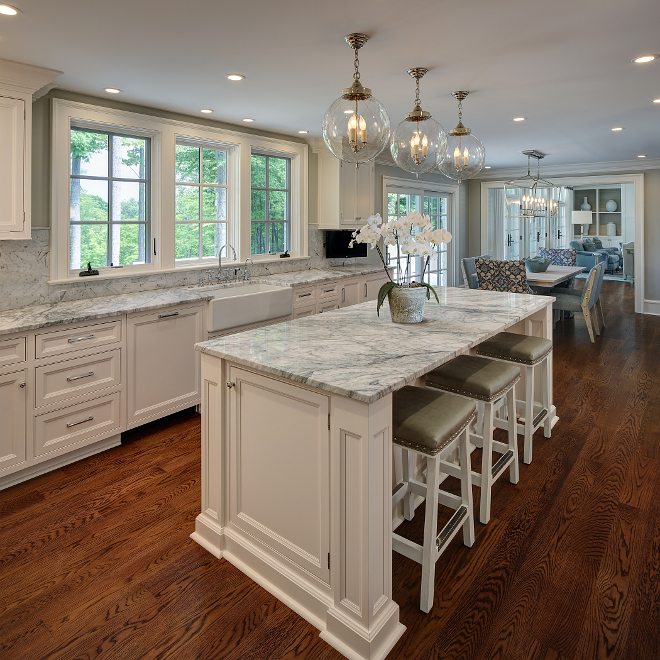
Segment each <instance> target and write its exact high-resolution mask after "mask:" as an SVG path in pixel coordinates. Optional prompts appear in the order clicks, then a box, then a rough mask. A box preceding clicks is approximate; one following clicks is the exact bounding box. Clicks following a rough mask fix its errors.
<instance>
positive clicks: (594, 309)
mask: <svg viewBox="0 0 660 660" xmlns="http://www.w3.org/2000/svg"><path fill="white" fill-rule="evenodd" d="M605 267H606V264H605V263H604V262H601V263H599V264H598V265H597V266H594V267H593V268H592V269H591V270H590V271H589V275H588V276H587V282H586V284H585V286H584V289H582V290H578V289H562V288H560V287H553V288H552V289H550V292H549V293H550V295H551V296H555V302H554V303H552V308H553V309H558V310H560V311H562V312H582V315H583V316H584V322H585V323H586V324H587V330H588V331H589V338H590V339H591V342H592V343H594V342H595V341H596V340H595V338H594V330H595V332H596V334H597V335H600V331H601V328H604V327H605V319H604V316H603V307H602V305H601V303H600V289H601V287H602V285H603V275H604V274H605ZM592 324H593V329H592Z"/></svg>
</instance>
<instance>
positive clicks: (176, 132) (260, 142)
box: [50, 99, 309, 283]
mask: <svg viewBox="0 0 660 660" xmlns="http://www.w3.org/2000/svg"><path fill="white" fill-rule="evenodd" d="M71 120H75V122H76V123H85V122H87V123H88V124H90V125H95V126H98V125H99V124H101V125H103V126H106V127H109V128H115V129H120V130H123V131H129V132H144V134H146V135H149V136H151V137H152V159H151V162H152V175H151V180H152V204H151V215H152V219H151V222H152V228H151V236H152V239H153V238H155V239H156V242H157V250H156V252H157V254H156V256H155V257H154V256H153V255H152V264H150V265H147V266H143V267H142V266H140V267H133V268H130V267H124V268H122V269H121V272H120V273H118V274H115V271H111V270H110V269H104V270H107V271H109V272H104V273H102V274H103V275H104V276H107V277H122V276H136V275H137V276H139V275H147V274H152V273H161V272H168V271H171V270H179V269H181V270H188V269H191V268H194V267H192V266H190V265H185V266H181V265H179V266H177V265H176V264H175V260H174V185H175V184H174V165H175V159H174V148H175V147H174V145H175V143H176V139H177V138H183V139H185V140H190V141H196V142H206V143H213V144H218V145H220V146H222V147H226V148H228V149H229V152H230V153H229V159H228V160H229V161H230V162H229V165H230V179H229V186H228V190H229V192H228V197H229V198H232V197H233V203H230V208H229V209H228V212H229V213H230V214H231V215H230V216H229V219H230V221H231V220H233V222H230V228H229V232H230V233H229V236H230V237H231V241H232V245H233V246H234V247H235V248H236V252H237V256H238V262H239V263H243V262H245V260H246V259H247V258H248V257H251V254H250V249H251V245H250V221H251V219H250V188H251V181H250V154H251V151H252V149H255V150H259V151H269V152H273V153H278V154H282V155H286V156H287V157H289V158H291V250H290V252H291V256H292V258H308V244H307V241H308V226H307V223H308V197H309V189H308V171H309V166H308V152H309V147H308V145H307V144H304V143H301V142H292V141H288V140H283V139H280V138H272V137H266V136H260V135H252V134H248V133H241V132H240V131H234V130H228V129H225V128H219V127H214V126H205V125H200V124H194V123H190V122H184V121H179V120H173V119H164V118H161V117H152V116H150V115H146V114H143V113H136V112H128V111H125V110H115V109H113V108H106V107H102V106H95V105H88V104H86V103H78V102H73V101H66V100H63V99H54V100H53V119H52V154H51V159H52V188H51V218H52V220H51V226H52V229H53V231H52V232H51V272H50V282H52V283H54V282H60V281H63V280H64V281H70V280H72V281H79V280H78V278H77V277H72V276H71V275H70V273H69V271H68V251H69V209H68V203H69V201H68V200H69V190H68V188H69V127H70V123H71ZM232 175H233V176H232ZM150 249H153V246H150ZM227 263H232V262H229V261H227ZM196 265H200V266H206V267H208V265H207V263H202V264H196Z"/></svg>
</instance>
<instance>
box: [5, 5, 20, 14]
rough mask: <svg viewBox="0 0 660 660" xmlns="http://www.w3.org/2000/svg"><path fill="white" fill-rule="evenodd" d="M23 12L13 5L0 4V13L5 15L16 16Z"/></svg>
mask: <svg viewBox="0 0 660 660" xmlns="http://www.w3.org/2000/svg"><path fill="white" fill-rule="evenodd" d="M22 13H23V12H22V11H21V10H20V9H17V8H16V7H12V6H11V5H0V14H4V15H5V16H16V14H22Z"/></svg>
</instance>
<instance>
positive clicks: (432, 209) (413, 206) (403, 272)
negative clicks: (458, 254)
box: [387, 188, 451, 286]
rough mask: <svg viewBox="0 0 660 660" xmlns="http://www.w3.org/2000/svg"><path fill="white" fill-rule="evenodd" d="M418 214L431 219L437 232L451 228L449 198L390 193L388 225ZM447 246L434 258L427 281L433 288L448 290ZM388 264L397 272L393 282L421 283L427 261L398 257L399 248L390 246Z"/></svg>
mask: <svg viewBox="0 0 660 660" xmlns="http://www.w3.org/2000/svg"><path fill="white" fill-rule="evenodd" d="M412 211H418V212H419V213H421V214H423V215H428V216H429V218H430V220H431V224H432V225H433V228H434V229H438V228H440V227H442V228H443V229H448V230H449V231H451V229H450V228H449V219H448V218H449V216H448V213H449V196H448V195H447V194H443V193H435V192H428V191H424V190H420V191H414V190H410V191H407V190H400V191H393V190H392V188H388V190H387V221H388V222H389V221H390V220H393V219H395V218H402V217H403V216H405V215H406V214H408V213H410V212H412ZM448 247H449V246H448V245H444V244H443V245H442V246H441V249H440V250H439V252H438V253H436V254H434V255H433V257H431V260H430V262H429V265H428V267H427V268H426V272H425V273H424V280H425V281H426V282H428V283H429V284H431V285H433V286H447V284H448ZM387 263H388V265H392V266H394V268H395V272H394V279H395V280H396V281H411V280H418V281H419V279H420V277H421V275H422V269H423V268H424V267H425V265H426V259H425V258H422V257H411V258H410V259H408V256H407V255H397V251H396V246H392V245H388V246H387Z"/></svg>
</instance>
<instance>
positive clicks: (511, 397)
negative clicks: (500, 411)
mask: <svg viewBox="0 0 660 660" xmlns="http://www.w3.org/2000/svg"><path fill="white" fill-rule="evenodd" d="M514 387H515V386H514ZM515 399H516V396H515V394H514V388H513V387H512V388H511V389H510V390H509V393H508V394H507V397H506V414H507V417H508V419H509V424H508V426H509V429H508V430H509V449H511V451H513V463H511V466H510V467H509V481H510V482H511V483H512V484H517V483H518V479H519V476H520V472H519V465H518V420H517V419H516V401H515Z"/></svg>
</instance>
